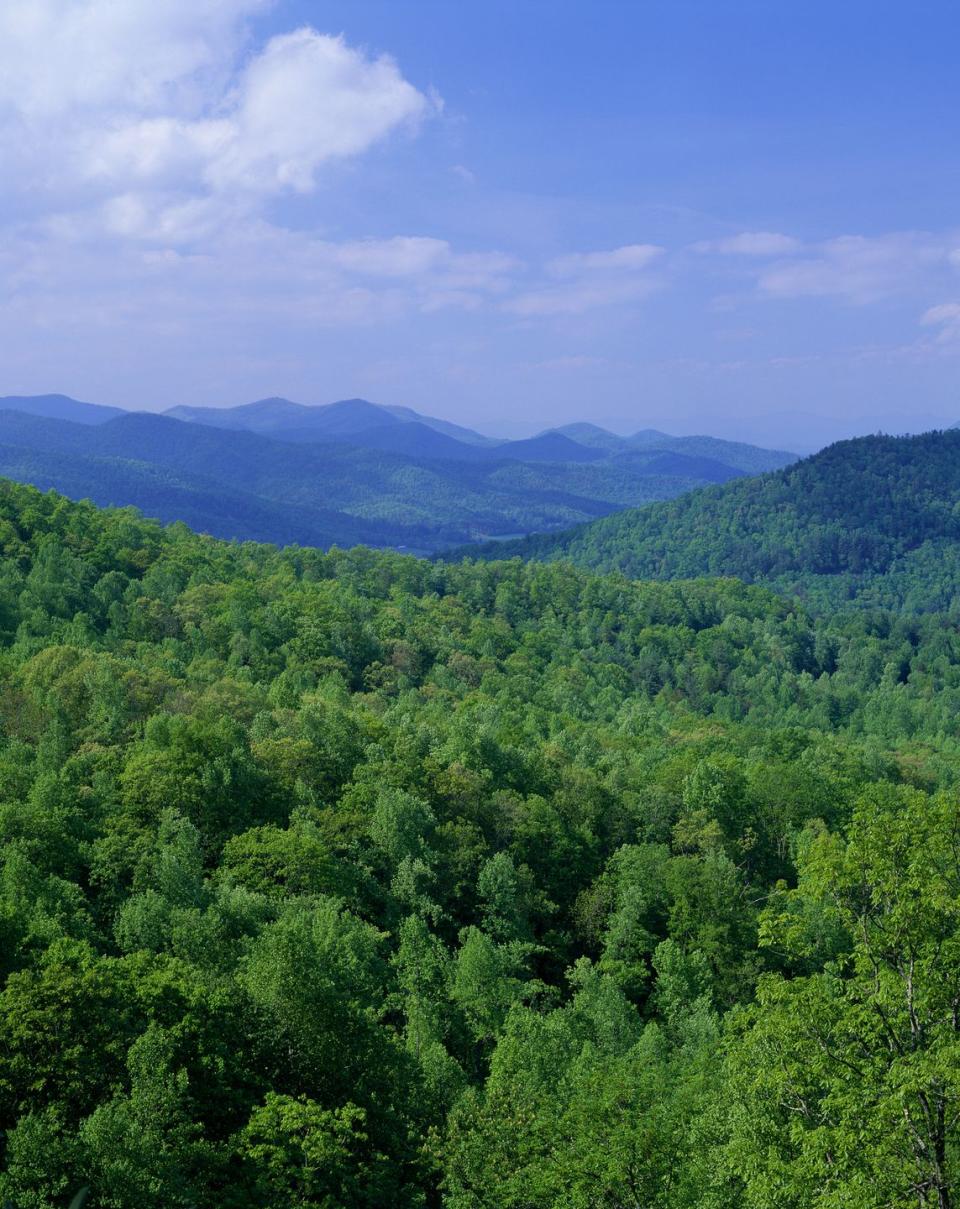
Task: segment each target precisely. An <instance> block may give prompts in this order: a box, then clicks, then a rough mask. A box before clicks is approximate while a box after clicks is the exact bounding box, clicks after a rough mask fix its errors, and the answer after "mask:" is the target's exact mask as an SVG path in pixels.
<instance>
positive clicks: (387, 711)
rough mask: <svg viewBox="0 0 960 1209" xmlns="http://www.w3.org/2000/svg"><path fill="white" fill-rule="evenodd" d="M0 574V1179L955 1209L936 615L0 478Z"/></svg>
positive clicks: (951, 915) (942, 657)
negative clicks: (255, 536)
mask: <svg viewBox="0 0 960 1209" xmlns="http://www.w3.org/2000/svg"><path fill="white" fill-rule="evenodd" d="M708 498H710V499H713V498H715V497H712V496H711V497H708ZM0 555H2V557H0V643H2V649H0V726H2V751H0V837H2V849H0V851H2V867H0V936H2V945H0V959H2V962H3V970H2V978H3V982H2V990H0V1020H2V1031H3V1039H4V1044H3V1046H2V1047H0V1130H2V1131H3V1132H2V1139H0V1143H2V1164H0V1166H2V1174H0V1199H2V1198H4V1197H6V1198H9V1202H10V1204H11V1205H13V1206H16V1207H17V1209H53V1207H59V1206H66V1205H67V1204H68V1202H69V1201H70V1198H71V1197H72V1196H73V1195H74V1194H75V1193H76V1192H77V1191H78V1190H79V1189H80V1188H82V1187H88V1188H89V1189H90V1199H89V1200H88V1202H87V1203H88V1205H89V1206H91V1207H92V1209H101V1207H103V1209H107V1207H110V1209H134V1207H137V1209H139V1207H141V1206H148V1205H158V1206H159V1205H163V1206H168V1205H169V1206H178V1205H179V1206H183V1207H188V1206H189V1207H197V1209H213V1207H214V1206H216V1207H222V1206H227V1207H230V1206H234V1207H236V1209H246V1207H251V1209H252V1207H253V1206H258V1207H264V1206H267V1207H276V1209H287V1207H290V1206H304V1207H307V1206H315V1207H323V1209H336V1207H341V1206H342V1207H345V1209H346V1207H350V1209H353V1207H357V1209H359V1207H361V1206H369V1207H372V1206H378V1207H379V1206H385V1205H397V1206H411V1207H423V1209H428V1207H430V1206H436V1207H439V1206H445V1207H449V1209H487V1207H489V1209H495V1207H496V1209H502V1207H508V1209H509V1207H514V1209H552V1207H554V1206H567V1207H569V1209H588V1207H590V1209H592V1207H594V1206H601V1205H602V1206H610V1207H615V1209H668V1207H669V1209H678V1207H680V1209H682V1207H684V1206H689V1207H693V1206H697V1207H701V1206H703V1207H706V1209H711V1207H712V1209H775V1207H776V1209H784V1207H786V1209H810V1207H814V1209H836V1207H838V1206H844V1209H881V1207H886V1209H890V1207H895V1209H899V1207H901V1206H902V1207H903V1209H907V1207H908V1206H910V1207H915V1206H917V1205H921V1206H924V1205H930V1206H939V1207H941V1209H942V1207H943V1206H949V1205H951V1204H953V1203H954V1200H953V1197H954V1188H955V1180H956V1170H957V1162H958V1154H957V1124H958V1123H957V1111H958V1109H957V1106H958V1096H960V1065H958V1056H960V1032H958V1029H960V1025H958V1020H960V991H958V989H957V988H958V977H960V947H958V943H957V936H958V923H960V918H958V916H960V843H958V839H960V836H958V830H960V812H958V806H957V801H958V798H957V793H958V778H960V735H958V730H957V718H958V716H960V631H958V628H957V626H956V624H955V620H954V619H953V618H951V617H949V616H945V615H941V614H937V613H932V612H931V613H928V614H926V615H924V616H917V617H908V616H902V615H896V614H893V613H888V612H882V611H875V610H872V611H871V610H865V609H862V610H860V611H859V612H857V613H854V614H848V615H843V614H839V613H834V614H832V615H829V616H825V617H823V618H821V619H816V618H814V617H812V616H811V615H809V614H808V613H807V612H805V611H804V610H803V609H802V607H801V606H799V605H798V604H796V603H794V602H790V601H787V600H785V599H783V598H781V597H778V596H777V595H775V594H773V593H772V592H770V591H769V590H767V589H765V588H763V587H758V586H749V585H744V584H743V583H740V582H738V581H736V580H732V579H721V580H694V581H683V582H676V583H670V584H664V583H640V582H634V581H630V580H628V579H626V578H625V577H623V576H622V575H619V574H609V575H596V574H593V573H589V572H582V571H576V570H573V569H571V568H570V567H569V566H566V565H562V564H523V563H521V562H520V561H519V560H513V561H509V562H493V563H489V564H471V563H463V564H460V565H444V564H431V563H428V562H423V561H418V560H416V559H414V558H411V557H406V556H402V555H399V554H391V553H376V552H371V551H369V550H365V549H362V548H361V549H355V550H352V551H349V552H343V551H338V550H333V551H330V552H329V553H322V552H320V551H318V550H314V549H305V548H297V547H290V548H287V549H284V550H277V549H275V548H272V547H269V546H262V545H255V544H252V543H245V544H237V543H234V544H228V543H223V542H218V541H216V540H214V539H211V538H207V537H199V536H196V535H194V534H193V533H191V532H190V531H189V530H188V529H187V528H186V527H185V526H183V525H174V526H171V527H170V528H167V529H163V528H161V527H160V526H158V525H156V524H153V523H150V522H146V521H144V520H142V519H140V518H139V517H138V516H137V514H136V513H134V512H133V511H131V510H119V511H113V512H105V511H100V510H98V509H97V508H95V507H93V506H92V505H88V504H74V503H70V502H69V501H67V500H65V499H64V498H62V497H60V496H57V495H56V494H53V493H49V494H41V493H39V492H37V491H35V490H34V489H32V488H28V487H23V486H17V485H14V484H9V483H5V484H2V485H0Z"/></svg>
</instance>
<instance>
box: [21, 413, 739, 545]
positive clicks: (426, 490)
mask: <svg viewBox="0 0 960 1209" xmlns="http://www.w3.org/2000/svg"><path fill="white" fill-rule="evenodd" d="M361 402H362V401H355V400H354V401H348V402H347V403H344V404H343V405H342V406H340V405H334V408H333V409H326V413H325V414H327V416H328V422H331V417H330V412H331V410H334V411H335V414H334V415H333V417H332V420H333V421H335V422H336V424H337V425H342V426H345V427H346V428H348V429H349V427H350V425H352V424H359V423H361V422H367V421H369V420H371V418H372V419H374V420H376V421H377V423H378V426H377V427H373V428H366V429H364V430H362V431H360V432H354V431H345V432H340V433H336V434H335V433H332V432H331V431H327V432H326V435H325V436H324V437H323V439H320V438H319V436H318V434H317V433H316V432H307V433H306V434H305V437H304V439H303V440H302V441H300V440H294V441H293V443H291V442H290V440H289V437H290V434H291V432H295V431H298V430H292V429H290V428H289V427H284V426H285V425H289V424H291V423H302V422H304V417H305V415H308V414H309V413H311V411H312V410H314V409H310V408H304V407H300V406H299V405H297V404H293V403H289V402H288V401H287V400H276V399H273V400H262V401H261V402H260V403H257V404H251V405H250V407H249V408H247V409H243V408H239V409H235V411H237V412H242V413H243V416H242V417H241V418H242V419H243V420H244V424H246V425H247V427H243V426H242V425H238V426H234V427H213V426H211V425H209V424H207V423H200V422H199V421H198V420H192V421H185V420H178V419H176V418H175V417H173V416H172V415H156V414H151V413H147V412H123V413H120V414H119V415H117V416H111V415H109V414H108V415H107V417H106V419H104V418H103V417H102V416H100V414H99V412H97V413H96V415H97V419H98V421H99V422H97V423H91V422H75V421H70V420H63V419H55V418H47V417H44V416H39V415H35V414H29V413H28V412H26V411H24V410H0V447H2V448H0V473H4V474H7V475H10V476H11V477H15V478H19V479H21V480H23V481H26V482H31V483H33V484H35V485H36V486H40V487H43V488H48V487H56V488H58V489H59V490H62V491H65V492H67V493H68V494H69V495H71V496H73V497H74V498H84V497H86V498H90V499H92V500H94V501H96V502H97V503H100V504H114V505H122V504H134V505H136V506H137V507H139V508H142V509H144V510H145V511H146V512H147V513H148V514H150V515H154V516H157V517H159V518H160V519H162V520H164V521H170V520H184V521H186V522H188V523H190V524H191V525H193V526H195V527H197V528H200V529H204V530H206V531H207V532H210V533H212V534H214V535H216V536H219V537H237V538H250V539H254V540H270V541H276V542H279V543H287V542H298V543H300V544H316V545H321V546H328V545H331V544H333V543H336V544H338V545H343V544H348V545H352V544H354V543H356V542H364V543H367V544H370V545H374V546H388V545H389V546H395V547H402V548H406V549H409V550H413V551H416V552H419V553H429V552H432V551H437V550H441V549H444V548H449V547H451V546H455V545H458V544H460V543H463V542H469V541H477V540H483V539H486V538H490V537H510V536H515V535H519V534H523V533H528V532H530V531H532V530H550V529H556V528H560V527H564V526H569V525H571V524H576V523H577V522H580V521H585V520H594V519H596V518H597V517H601V516H605V515H607V514H609V513H610V512H613V511H615V510H616V509H617V508H620V507H623V506H625V505H631V504H637V503H641V502H646V501H648V500H654V499H664V498H669V497H670V496H673V495H676V494H678V493H679V492H681V491H686V490H690V489H691V488H693V487H697V486H701V485H703V484H704V483H709V482H723V481H725V480H726V479H729V478H730V477H732V476H734V475H735V474H736V473H737V471H736V469H734V468H732V467H730V466H728V465H726V464H725V463H722V462H718V461H716V460H714V459H711V458H704V457H690V456H687V455H684V454H678V453H672V452H665V451H660V450H656V449H652V450H649V451H632V450H631V451H628V452H626V453H615V454H612V455H606V454H604V453H603V452H602V451H601V450H598V449H595V448H588V447H586V446H583V445H580V444H578V443H576V442H574V441H572V440H570V439H569V438H567V437H564V436H562V435H558V434H547V435H544V436H541V437H537V438H531V439H530V440H524V441H512V442H504V443H501V444H500V445H497V446H492V445H475V444H468V443H466V442H464V441H461V440H458V439H456V438H454V437H452V436H450V435H449V434H448V433H444V432H441V431H438V430H436V429H434V428H431V427H429V426H428V425H426V424H423V423H421V422H419V421H417V420H410V419H409V418H407V419H404V420H400V419H397V418H396V417H388V420H389V422H388V423H384V422H383V415H382V414H381V413H382V411H383V409H379V408H375V407H374V405H373V404H366V403H363V404H362V405H361ZM316 410H320V411H323V410H324V409H316ZM233 418H234V420H236V416H234V417H233ZM229 419H230V417H229V415H228V416H227V420H228V421H229ZM250 424H256V425H259V426H261V427H270V426H273V427H274V428H277V426H279V427H280V428H281V429H282V430H283V434H284V435H283V436H282V437H281V436H279V435H277V434H276V433H275V432H274V431H271V432H255V431H251V430H250V428H249V425H250ZM120 463H123V465H122V466H121V465H120ZM150 468H152V469H150ZM218 496H219V497H220V498H218Z"/></svg>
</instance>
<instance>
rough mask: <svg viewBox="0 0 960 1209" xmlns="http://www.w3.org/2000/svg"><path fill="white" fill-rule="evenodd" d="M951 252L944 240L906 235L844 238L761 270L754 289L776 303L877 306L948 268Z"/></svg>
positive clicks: (808, 249)
mask: <svg viewBox="0 0 960 1209" xmlns="http://www.w3.org/2000/svg"><path fill="white" fill-rule="evenodd" d="M950 251H951V248H950V245H949V244H948V243H947V242H945V241H944V239H942V238H937V237H934V236H929V235H923V234H913V233H910V232H907V233H894V234H891V235H881V236H876V237H866V236H862V235H842V236H840V237H838V238H837V239H829V240H826V241H825V242H823V243H819V244H815V245H811V246H810V247H808V248H806V249H804V254H803V255H802V256H801V257H796V258H793V259H791V260H784V261H778V262H775V263H774V264H772V265H770V266H769V267H766V268H764V269H763V270H762V272H761V274H760V277H759V281H758V284H759V287H760V289H761V291H762V292H763V293H765V294H769V295H773V296H776V297H780V298H800V297H827V296H834V297H838V298H843V299H845V300H847V301H849V302H855V303H866V302H875V301H878V300H879V299H882V298H885V297H888V296H891V295H894V294H899V293H903V292H904V291H905V290H906V289H909V288H911V287H916V286H918V285H920V284H922V282H923V281H924V279H925V278H926V277H927V276H928V275H929V274H930V272H931V271H934V270H936V269H938V268H942V267H944V266H946V265H947V264H948V263H949V257H950Z"/></svg>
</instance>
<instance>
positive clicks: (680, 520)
mask: <svg viewBox="0 0 960 1209" xmlns="http://www.w3.org/2000/svg"><path fill="white" fill-rule="evenodd" d="M958 455H960V433H958V432H957V431H955V430H952V429H951V430H950V431H948V432H931V433H925V434H924V435H923V436H917V437H862V438H859V439H858V440H854V441H841V442H838V443H837V444H836V445H831V446H830V447H829V448H827V449H824V450H823V451H822V452H820V453H818V454H816V455H814V456H813V457H811V458H806V459H805V460H804V461H802V462H797V463H795V464H794V465H792V466H788V467H787V468H786V469H784V470H779V471H777V472H776V473H772V474H765V475H762V476H760V477H758V478H752V479H742V480H739V481H737V482H732V483H727V484H724V485H723V486H718V487H708V488H704V489H703V490H699V491H693V492H690V493H689V494H686V495H682V496H680V497H679V498H677V499H675V500H671V501H669V502H666V503H660V504H654V505H652V506H649V507H646V508H642V509H639V510H636V511H633V510H630V511H624V512H619V513H616V514H615V515H613V516H610V517H605V518H603V519H602V520H598V521H594V522H593V523H591V524H589V525H584V526H581V527H580V528H578V529H572V530H570V531H568V532H566V533H561V534H543V535H538V536H533V537H529V538H526V539H524V540H522V541H519V542H511V543H506V544H500V545H491V546H488V547H486V548H484V549H483V550H482V551H481V554H482V556H483V557H487V558H503V557H507V556H513V555H515V554H519V555H521V556H522V557H524V558H538V559H556V558H564V559H569V560H571V561H572V562H574V563H576V564H577V565H578V566H582V567H591V568H594V569H597V570H601V571H613V570H617V571H621V572H623V573H624V574H626V575H630V576H635V577H638V578H644V579H678V578H686V577H690V576H697V575H736V576H738V577H739V578H741V579H744V580H747V581H749V582H755V583H765V584H768V585H770V586H771V587H774V588H776V589H777V590H779V591H783V592H786V593H790V594H795V595H797V596H799V597H800V598H801V599H803V600H804V601H805V603H807V604H808V605H809V606H811V607H813V608H815V609H817V610H818V611H821V612H829V611H830V610H832V609H835V608H837V607H843V606H846V605H849V604H851V603H854V602H855V603H857V604H858V605H859V606H860V607H862V608H868V609H875V608H893V609H898V608H904V609H906V610H907V611H909V612H911V613H923V612H930V611H935V610H937V611H944V610H950V611H956V609H957V608H958V606H960V601H958V598H957V588H956V584H957V570H958V561H960V456H958ZM467 553H471V551H467ZM473 553H476V552H475V551H474V552H473Z"/></svg>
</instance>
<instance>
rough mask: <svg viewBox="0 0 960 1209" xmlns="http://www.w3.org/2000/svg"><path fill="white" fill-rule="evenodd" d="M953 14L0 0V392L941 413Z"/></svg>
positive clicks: (959, 18) (919, 422) (853, 7)
mask: <svg viewBox="0 0 960 1209" xmlns="http://www.w3.org/2000/svg"><path fill="white" fill-rule="evenodd" d="M958 35H960V8H958V7H957V6H956V5H955V4H953V3H950V4H948V3H922V2H920V3H914V4H911V5H906V4H903V3H890V2H885V0H879V2H877V0H875V2H874V3H860V2H858V0H846V2H845V3H844V4H842V5H837V4H835V3H833V4H827V3H820V2H819V0H806V2H804V3H790V2H778V3H770V0H766V2H765V3H753V2H747V0H729V2H725V3H717V2H716V0H714V2H713V3H694V2H685V0H673V2H671V3H665V2H664V3H642V2H640V0H637V2H634V3H626V2H622V3H621V2H615V0H593V2H592V3H586V2H585V0H553V2H551V3H547V2H546V0H514V2H513V3H506V2H505V0H483V2H482V3H480V2H474V0H445V2H440V0H392V2H387V0H375V2H374V0H349V2H338V3H325V2H319V0H312V2H309V3H308V2H302V0H286V2H285V0H278V2H276V3H272V4H271V3H267V2H265V0H165V3H164V4H163V5H156V4H155V3H153V2H152V0H125V4H124V5H116V4H114V3H111V2H110V0H6V2H5V4H4V5H3V6H2V9H0V157H2V162H3V163H5V165H6V171H4V173H3V175H2V180H0V357H2V364H3V367H4V370H3V375H2V376H3V381H2V382H0V393H23V392H40V391H48V390H63V391H66V392H68V393H71V394H74V395H78V396H80V397H85V398H89V399H93V400H95V401H102V402H109V403H119V404H121V405H125V406H145V407H150V408H160V407H165V406H170V405H173V404H175V403H181V402H190V403H212V404H229V403H236V402H244V401H248V400H250V399H253V398H257V397H260V396H263V395H266V394H283V395H286V396H288V397H291V398H295V399H298V400H301V401H304V402H316V403H320V402H328V401H331V400H333V399H336V398H341V397H345V396H351V395H363V396H365V397H367V398H371V399H374V400H377V401H381V402H384V403H405V404H408V405H410V406H414V407H417V408H419V409H421V410H424V411H428V412H432V413H434V414H439V415H443V416H446V417H449V418H452V419H455V420H458V421H461V422H465V423H470V424H475V425H477V426H480V427H484V428H486V429H487V430H490V431H502V432H505V433H507V432H510V433H518V432H524V431H530V430H534V429H538V428H540V427H543V426H545V425H548V424H553V423H564V422H568V421H571V420H575V419H591V420H594V421H596V422H599V423H605V424H608V425H610V426H611V427H614V428H617V429H619V430H622V431H629V430H632V429H635V428H639V427H647V426H656V427H662V428H666V429H668V430H670V431H675V432H697V431H708V432H713V433H717V434H721V435H731V436H736V437H741V438H745V439H753V440H757V441H761V442H763V443H766V444H768V445H779V446H782V447H787V448H796V449H808V448H812V447H814V446H816V445H819V444H821V443H823V442H825V441H827V440H829V439H832V438H834V437H837V436H841V435H848V434H853V433H856V432H864V431H872V430H876V429H878V428H883V429H886V430H888V431H904V430H908V429H913V430H916V429H920V428H924V427H931V426H933V425H935V424H942V423H952V422H954V421H956V420H960V391H958V389H957V383H958V380H960V379H958V370H960V214H958V197H960V188H958V186H960V160H958V139H957V135H958V125H960V118H958V114H960V73H958V72H957V70H956V62H955V59H956V46H957V41H958Z"/></svg>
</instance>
